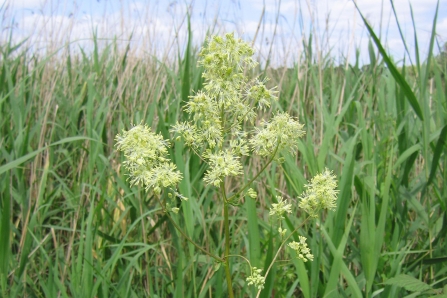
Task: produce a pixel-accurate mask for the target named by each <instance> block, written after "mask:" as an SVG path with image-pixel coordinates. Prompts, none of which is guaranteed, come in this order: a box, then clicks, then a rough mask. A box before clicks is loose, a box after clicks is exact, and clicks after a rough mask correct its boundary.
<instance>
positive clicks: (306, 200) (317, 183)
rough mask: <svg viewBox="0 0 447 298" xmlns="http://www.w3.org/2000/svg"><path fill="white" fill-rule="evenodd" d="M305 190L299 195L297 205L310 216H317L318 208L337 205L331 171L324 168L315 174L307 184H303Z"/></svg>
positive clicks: (335, 183) (333, 208)
mask: <svg viewBox="0 0 447 298" xmlns="http://www.w3.org/2000/svg"><path fill="white" fill-rule="evenodd" d="M305 187H306V188H307V189H306V191H305V192H304V193H303V194H302V195H301V201H300V203H299V207H300V208H302V209H303V210H304V211H306V212H307V213H308V214H309V215H310V216H312V217H318V214H319V212H320V210H322V209H329V210H335V208H336V207H337V204H336V202H337V195H338V190H337V189H336V188H337V180H336V177H335V175H333V174H332V172H331V171H329V170H328V169H325V170H324V171H323V173H321V174H317V175H316V176H315V177H313V178H312V180H311V181H310V183H309V184H307V185H305Z"/></svg>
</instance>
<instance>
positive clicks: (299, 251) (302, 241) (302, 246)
mask: <svg viewBox="0 0 447 298" xmlns="http://www.w3.org/2000/svg"><path fill="white" fill-rule="evenodd" d="M298 238H299V242H296V241H292V242H290V243H289V244H288V246H289V247H290V248H291V249H293V250H294V251H295V253H296V255H297V257H298V258H299V259H301V260H303V261H304V262H307V261H308V260H309V261H313V259H314V256H313V254H311V253H310V248H308V247H307V243H306V237H303V236H299V237H298Z"/></svg>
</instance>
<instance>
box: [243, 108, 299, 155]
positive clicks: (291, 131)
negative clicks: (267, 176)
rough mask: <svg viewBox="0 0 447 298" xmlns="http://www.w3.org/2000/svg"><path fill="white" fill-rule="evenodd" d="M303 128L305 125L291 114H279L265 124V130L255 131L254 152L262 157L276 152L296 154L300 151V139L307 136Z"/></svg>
mask: <svg viewBox="0 0 447 298" xmlns="http://www.w3.org/2000/svg"><path fill="white" fill-rule="evenodd" d="M303 127H304V125H303V124H300V123H299V122H298V120H296V119H295V118H293V117H292V116H290V115H289V114H287V113H285V112H283V113H278V114H276V115H275V116H274V117H273V118H272V119H271V120H270V121H269V122H266V123H265V124H264V128H262V129H259V128H256V129H255V135H254V137H253V138H252V139H251V140H250V144H251V146H252V148H253V151H254V152H255V153H256V154H259V155H261V156H271V155H272V153H273V152H275V150H277V152H281V151H289V152H290V153H292V154H295V153H296V151H297V149H298V138H300V137H302V136H304V134H305V131H304V130H303Z"/></svg>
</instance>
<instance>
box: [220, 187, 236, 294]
mask: <svg viewBox="0 0 447 298" xmlns="http://www.w3.org/2000/svg"><path fill="white" fill-rule="evenodd" d="M220 189H221V191H222V201H223V203H224V230H225V253H224V257H223V259H224V260H225V276H226V279H227V288H228V297H230V298H234V293H233V284H232V281H231V269H230V260H229V256H230V220H229V216H228V205H229V204H228V200H227V195H226V193H225V183H224V182H221V183H220Z"/></svg>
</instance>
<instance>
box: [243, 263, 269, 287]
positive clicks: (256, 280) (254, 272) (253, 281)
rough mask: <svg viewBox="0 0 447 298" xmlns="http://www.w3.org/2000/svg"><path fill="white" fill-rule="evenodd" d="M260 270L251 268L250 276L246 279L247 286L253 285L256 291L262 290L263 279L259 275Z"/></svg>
mask: <svg viewBox="0 0 447 298" xmlns="http://www.w3.org/2000/svg"><path fill="white" fill-rule="evenodd" d="M261 272H262V269H258V268H256V267H253V268H251V275H250V276H249V277H247V282H248V283H247V285H249V286H250V285H254V286H255V287H257V288H258V290H262V289H263V288H264V283H265V277H264V276H262V275H261Z"/></svg>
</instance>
